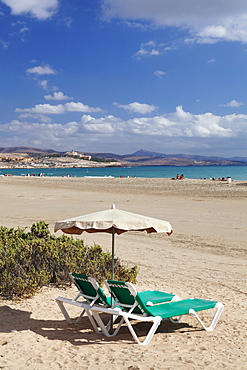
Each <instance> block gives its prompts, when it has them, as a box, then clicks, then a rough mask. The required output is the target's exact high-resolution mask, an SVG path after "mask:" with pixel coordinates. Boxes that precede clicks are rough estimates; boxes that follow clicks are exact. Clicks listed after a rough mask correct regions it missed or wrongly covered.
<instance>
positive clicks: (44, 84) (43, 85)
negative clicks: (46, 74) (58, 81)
mask: <svg viewBox="0 0 247 370" xmlns="http://www.w3.org/2000/svg"><path fill="white" fill-rule="evenodd" d="M48 82H49V81H48V80H42V81H38V84H39V86H41V87H42V88H43V89H44V90H47V89H48Z"/></svg>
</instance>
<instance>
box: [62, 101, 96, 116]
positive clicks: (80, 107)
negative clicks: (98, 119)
mask: <svg viewBox="0 0 247 370" xmlns="http://www.w3.org/2000/svg"><path fill="white" fill-rule="evenodd" d="M64 107H65V109H66V111H67V112H84V113H93V112H102V109H101V108H93V107H89V106H88V105H86V104H83V103H80V102H78V103H75V102H71V103H66V104H65V105H64Z"/></svg>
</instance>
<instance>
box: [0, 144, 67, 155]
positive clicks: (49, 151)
mask: <svg viewBox="0 0 247 370" xmlns="http://www.w3.org/2000/svg"><path fill="white" fill-rule="evenodd" d="M0 153H19V154H30V155H31V154H36V155H38V154H59V153H60V152H57V151H56V150H53V149H38V148H31V147H26V146H11V147H8V148H3V147H0Z"/></svg>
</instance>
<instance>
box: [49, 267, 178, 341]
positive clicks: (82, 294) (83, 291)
mask: <svg viewBox="0 0 247 370" xmlns="http://www.w3.org/2000/svg"><path fill="white" fill-rule="evenodd" d="M70 278H71V280H72V281H73V283H74V284H75V285H76V287H77V289H78V294H77V296H76V297H75V298H74V299H69V298H63V297H57V298H56V302H57V304H58V306H59V308H60V310H61V312H62V313H63V315H64V317H65V319H66V321H67V322H68V323H69V324H72V323H73V321H72V319H71V317H70V316H69V313H68V311H67V310H66V308H65V306H64V303H65V304H71V305H74V306H77V307H80V308H82V312H81V314H80V316H79V317H78V318H77V319H76V321H75V323H78V322H79V321H80V319H81V318H82V316H83V315H84V314H85V313H86V314H87V316H88V318H89V320H90V322H91V324H92V326H93V328H94V330H95V332H96V333H97V334H102V333H103V334H104V335H106V336H112V334H110V328H111V326H112V324H113V322H114V321H115V320H116V318H117V317H118V316H119V310H120V311H121V310H127V311H130V312H132V311H133V312H135V313H138V314H141V311H140V309H139V307H137V303H136V302H135V299H134V298H133V296H132V295H130V294H129V293H127V294H125V302H126V303H127V304H126V305H125V306H121V307H119V306H118V304H117V303H116V301H115V300H114V297H113V296H110V297H107V296H106V295H105V293H104V291H103V289H102V288H101V287H100V286H99V284H98V283H97V281H96V280H95V279H94V278H92V277H88V276H86V275H81V274H76V273H71V274H70ZM140 295H141V297H142V302H143V304H144V305H152V304H156V303H163V302H167V301H171V300H174V299H175V300H176V299H179V298H178V297H177V296H175V295H174V294H169V293H165V292H160V291H145V292H141V293H140ZM81 299H83V300H81ZM92 307H94V310H92ZM102 308H105V310H104V312H105V313H109V311H107V310H108V309H111V313H110V314H111V315H113V318H112V320H110V321H109V322H108V323H107V324H104V322H103V321H102V319H101V317H100V313H102V312H103V311H102ZM114 312H116V315H114ZM122 322H123V321H122ZM120 326H121V323H120V324H119V328H120Z"/></svg>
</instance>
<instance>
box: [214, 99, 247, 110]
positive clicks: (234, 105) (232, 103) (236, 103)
mask: <svg viewBox="0 0 247 370" xmlns="http://www.w3.org/2000/svg"><path fill="white" fill-rule="evenodd" d="M241 105H244V103H243V102H239V101H237V100H231V101H229V102H228V103H226V104H221V105H220V106H221V107H230V108H238V107H240V106H241Z"/></svg>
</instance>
